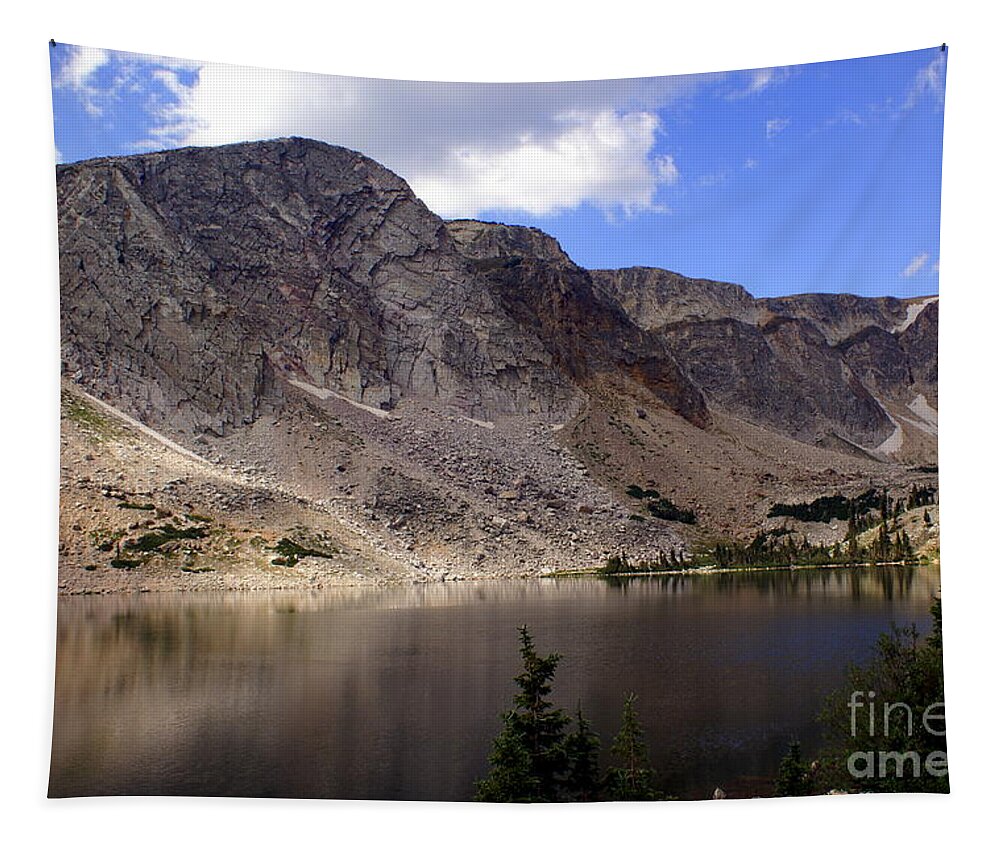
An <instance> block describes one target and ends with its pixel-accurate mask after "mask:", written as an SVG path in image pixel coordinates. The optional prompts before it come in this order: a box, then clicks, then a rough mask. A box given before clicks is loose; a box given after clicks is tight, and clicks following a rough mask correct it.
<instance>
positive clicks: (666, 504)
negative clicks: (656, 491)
mask: <svg viewBox="0 0 1000 851" xmlns="http://www.w3.org/2000/svg"><path fill="white" fill-rule="evenodd" d="M646 510H647V511H648V512H649V513H650V514H652V515H653V517H656V518H657V519H658V520H672V521H673V522H675V523H694V522H695V521H696V520H697V518H696V516H695V513H694V512H693V511H691V510H690V509H689V508H678V507H677V506H676V505H674V504H673V503H672V502H671V501H670V500H669V499H666V498H665V497H661V498H660V499H654V500H652V501H651V502H648V503H646Z"/></svg>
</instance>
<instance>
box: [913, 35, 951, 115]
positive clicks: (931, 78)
mask: <svg viewBox="0 0 1000 851" xmlns="http://www.w3.org/2000/svg"><path fill="white" fill-rule="evenodd" d="M946 56H947V54H946V53H945V52H944V51H943V50H941V51H938V53H937V55H936V56H935V57H934V59H932V60H931V61H930V63H929V64H927V65H925V66H924V67H923V68H921V69H920V70H919V71H918V72H917V75H916V77H914V79H913V82H912V83H911V85H910V90H909V92H907V94H906V100H905V101H904V102H903V107H902V108H903V110H904V111H905V110H908V109H913V107H915V106H916V105H917V103H918V102H919V101H920V100H921V99H922V98H923V97H925V96H929V97H931V98H933V99H934V101H935V102H936V103H937V105H938V106H941V105H942V104H943V103H944V79H945V70H946V68H947V61H946Z"/></svg>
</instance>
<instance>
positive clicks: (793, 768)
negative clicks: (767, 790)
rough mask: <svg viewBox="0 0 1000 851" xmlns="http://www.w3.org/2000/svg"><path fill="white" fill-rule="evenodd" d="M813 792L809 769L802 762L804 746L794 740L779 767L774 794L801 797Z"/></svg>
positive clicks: (785, 796) (780, 796)
mask: <svg viewBox="0 0 1000 851" xmlns="http://www.w3.org/2000/svg"><path fill="white" fill-rule="evenodd" d="M810 793H811V789H810V784H809V778H808V771H807V769H806V766H805V763H804V762H802V747H801V746H800V745H799V743H798V742H797V741H795V740H793V741H792V742H791V743H790V744H789V745H788V751H787V752H786V753H785V756H784V758H783V759H782V760H781V765H780V766H779V768H778V779H777V781H776V783H775V785H774V794H775V795H777V796H778V797H779V798H789V797H799V796H802V795H809V794H810Z"/></svg>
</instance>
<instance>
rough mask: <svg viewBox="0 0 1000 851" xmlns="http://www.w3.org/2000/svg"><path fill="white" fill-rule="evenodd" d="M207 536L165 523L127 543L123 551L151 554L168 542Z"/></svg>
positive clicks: (202, 532) (197, 531)
mask: <svg viewBox="0 0 1000 851" xmlns="http://www.w3.org/2000/svg"><path fill="white" fill-rule="evenodd" d="M207 535H208V532H206V531H205V530H204V529H198V528H195V529H191V528H188V529H178V528H177V527H176V526H173V525H172V524H170V523H167V524H166V525H164V526H161V527H160V528H159V529H154V530H153V531H152V532H147V533H146V534H145V535H143V536H141V537H140V538H138V539H136V540H135V541H129V542H128V543H127V544H125V549H127V550H136V551H137V552H142V553H151V552H155V551H156V550H158V549H159V548H160V547H162V546H163V545H164V544H166V543H169V542H170V541H183V540H193V539H196V538H204V537H206V536H207Z"/></svg>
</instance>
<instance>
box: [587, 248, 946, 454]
mask: <svg viewBox="0 0 1000 851" xmlns="http://www.w3.org/2000/svg"><path fill="white" fill-rule="evenodd" d="M593 275H594V279H595V280H596V281H597V283H598V285H599V286H600V287H601V289H602V290H603V291H604V292H606V293H607V294H608V295H609V296H610V297H612V298H614V299H615V300H616V301H618V302H619V304H621V305H622V307H623V308H624V309H625V310H626V311H627V312H628V314H629V316H630V317H631V318H632V319H633V320H634V321H635V322H636V323H637V324H639V325H641V326H642V327H644V328H647V329H649V330H651V331H653V332H654V333H655V334H657V335H658V336H660V337H661V338H662V339H663V340H665V342H666V343H667V346H668V348H669V349H670V351H671V352H672V353H673V354H674V356H675V358H676V359H677V361H678V362H679V363H680V364H682V366H683V368H684V369H685V370H686V372H687V374H688V375H689V376H690V377H691V378H692V379H693V380H694V383H695V384H696V385H697V386H698V387H699V389H701V390H702V391H703V392H704V393H705V395H706V396H707V397H708V398H709V399H710V400H711V401H712V402H714V403H715V404H717V405H719V406H721V407H722V408H723V409H724V410H726V411H728V412H730V413H733V414H735V415H737V416H739V417H742V418H744V419H747V420H749V421H751V422H754V423H757V424H760V425H764V426H766V427H767V428H770V429H773V430H776V431H778V432H781V433H782V434H787V435H789V436H791V437H794V438H796V439H797V440H802V441H805V442H811V441H815V442H817V443H826V442H827V441H828V440H830V439H831V438H833V439H836V438H841V439H846V440H848V441H850V442H851V443H854V444H857V445H858V446H861V447H867V448H869V449H877V448H879V447H881V446H882V445H883V444H884V443H885V441H886V440H887V439H889V438H890V437H891V436H892V435H893V433H894V431H895V429H896V426H897V423H896V422H895V421H894V420H893V418H892V417H891V415H890V414H889V412H887V410H886V403H900V404H903V405H904V406H905V405H908V404H909V403H910V402H911V401H913V400H914V399H915V398H916V397H917V396H918V395H920V394H923V395H924V396H925V397H926V398H927V399H928V400H935V401H932V402H931V404H936V399H937V304H936V301H935V300H932V299H910V300H901V299H895V298H861V297H859V296H854V295H849V294H828V293H818V294H806V295H795V296H785V297H782V298H763V299H754V298H753V297H752V296H751V295H750V294H749V293H748V292H747V291H746V290H744V289H743V288H742V287H739V286H736V285H733V284H725V283H719V282H715V281H705V280H696V279H691V278H685V277H683V276H682V275H678V274H676V273H674V272H668V271H665V270H658V269H645V268H635V269H619V270H614V271H608V270H606V271H600V272H594V273H593Z"/></svg>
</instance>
